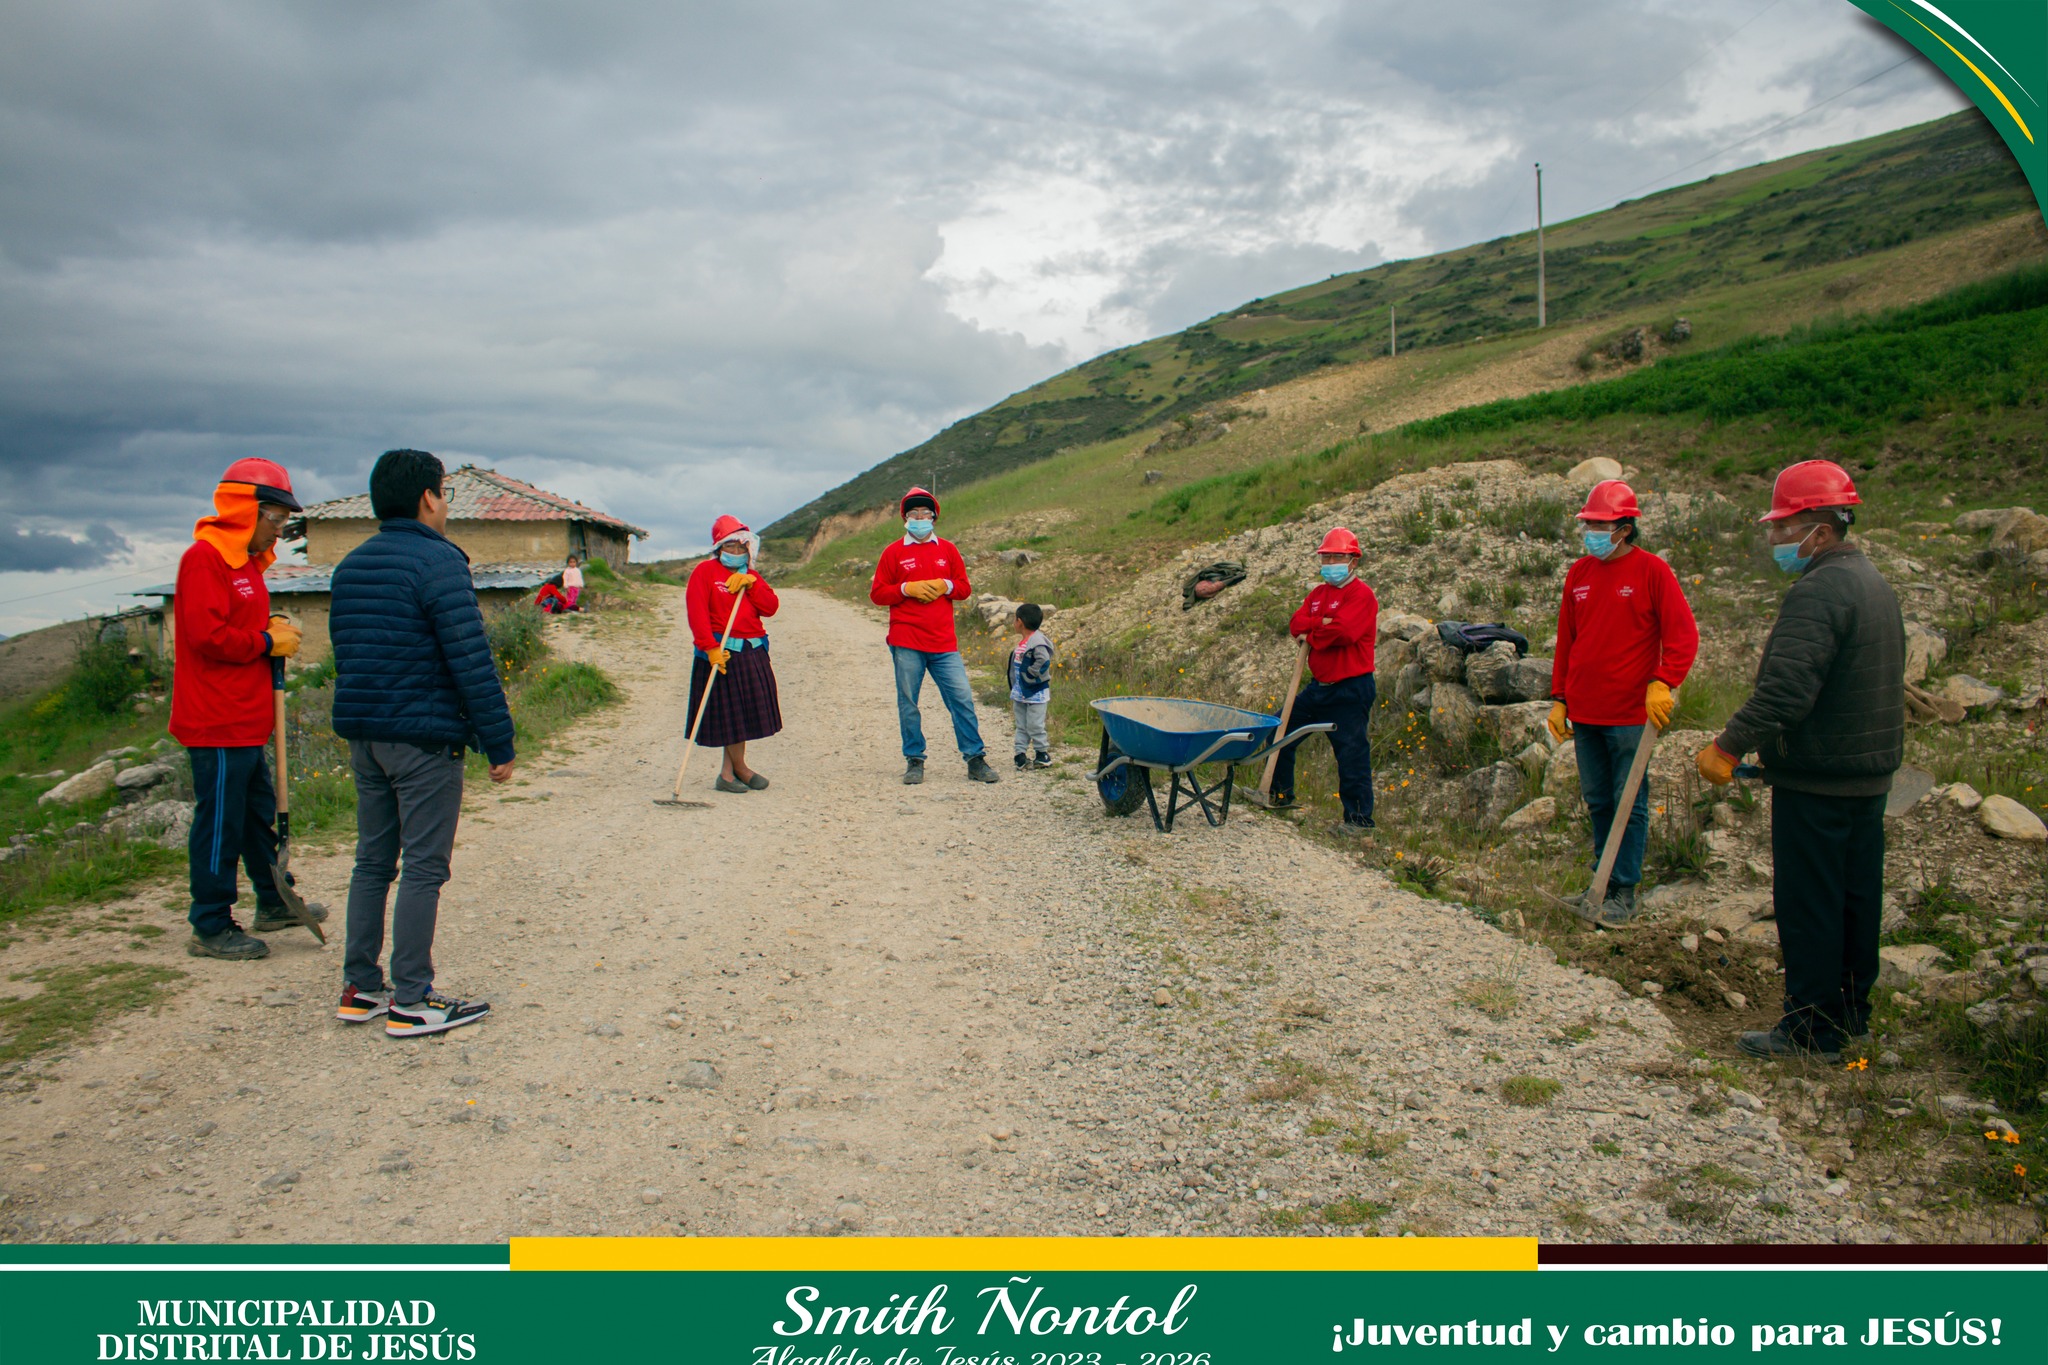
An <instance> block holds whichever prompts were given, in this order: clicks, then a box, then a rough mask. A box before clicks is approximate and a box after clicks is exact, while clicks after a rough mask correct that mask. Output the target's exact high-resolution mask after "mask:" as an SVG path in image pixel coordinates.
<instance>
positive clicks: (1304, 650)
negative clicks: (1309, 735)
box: [1259, 635, 1308, 796]
mask: <svg viewBox="0 0 2048 1365" xmlns="http://www.w3.org/2000/svg"><path fill="white" fill-rule="evenodd" d="M1307 666H1308V636H1306V635H1304V636H1302V637H1301V648H1300V649H1299V650H1297V651H1296V652H1295V655H1294V680H1293V681H1292V682H1290V683H1288V684H1287V701H1286V703H1285V704H1284V705H1282V706H1281V708H1280V733H1281V735H1283V736H1284V735H1285V734H1286V733H1287V721H1288V718H1289V717H1291V716H1293V714H1294V695H1295V693H1297V692H1299V691H1300V690H1301V671H1302V669H1304V668H1306V667H1307ZM1279 762H1280V751H1279V750H1278V749H1275V750H1274V751H1273V752H1272V753H1270V754H1267V755H1266V771H1265V773H1264V774H1263V775H1261V776H1260V778H1259V795H1260V796H1271V795H1272V794H1273V769H1274V767H1275V766H1276V765H1277V764H1278V763H1279Z"/></svg>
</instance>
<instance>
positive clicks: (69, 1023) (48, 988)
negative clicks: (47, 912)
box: [0, 962, 185, 1063]
mask: <svg viewBox="0 0 2048 1365" xmlns="http://www.w3.org/2000/svg"><path fill="white" fill-rule="evenodd" d="M184 976H185V974H184V973H183V972H179V971H173V970H171V969H170V968H168V967H156V966H149V965H145V964H143V963H137V962H99V963H91V964H87V965H83V966H76V967H45V968H42V969H40V970H37V971H33V972H27V973H24V974H20V975H17V976H15V977H14V978H13V979H14V980H16V981H27V982H29V983H31V984H32V985H36V986H40V987H41V988H42V989H41V990H39V991H37V992H36V993H35V994H33V995H31V996H29V998H28V999H26V1000H17V999H5V998H0V1063H11V1062H18V1061H21V1060H22V1059H24V1058H26V1057H30V1056H33V1055H34V1054H36V1053H38V1052H42V1051H44V1050H46V1049H48V1048H53V1047H60V1046H62V1045H64V1044H65V1043H69V1042H73V1041H75V1040H77V1039H79V1038H83V1037H84V1036H86V1034H88V1033H89V1032H91V1031H92V1029H93V1026H94V1025H95V1024H97V1023H98V1022H100V1021H101V1020H102V1019H105V1018H107V1017H110V1016H112V1015H117V1014H125V1013H128V1012H129V1011H131V1010H138V1009H144V1008H147V1007H149V1006H151V1005H154V1004H156V1003H157V1002H158V1001H160V1000H162V999H163V998H164V995H165V993H166V992H167V991H168V990H169V989H170V988H171V987H172V986H173V985H175V984H176V983H177V982H179V981H182V980H183V979H184Z"/></svg>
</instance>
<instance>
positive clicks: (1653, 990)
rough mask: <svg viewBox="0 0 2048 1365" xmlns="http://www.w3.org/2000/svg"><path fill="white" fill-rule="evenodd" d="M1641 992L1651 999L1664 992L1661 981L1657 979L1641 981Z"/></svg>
mask: <svg viewBox="0 0 2048 1365" xmlns="http://www.w3.org/2000/svg"><path fill="white" fill-rule="evenodd" d="M1643 994H1644V995H1647V996H1649V997H1650V998H1651V999H1652V1000H1655V999H1656V998H1657V997H1658V996H1660V995H1662V994H1664V986H1663V983H1662V982H1658V981H1645V982H1644V983H1643Z"/></svg>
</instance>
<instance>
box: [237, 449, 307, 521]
mask: <svg viewBox="0 0 2048 1365" xmlns="http://www.w3.org/2000/svg"><path fill="white" fill-rule="evenodd" d="M220 481H221V482H222V483H248V484H254V485H255V486H256V501H258V502H274V503H277V504H279V505H281V506H284V507H289V508H290V509H291V510H292V511H294V512H300V511H304V510H305V509H304V508H302V507H300V506H299V500H298V499H297V498H296V497H294V496H292V476H291V475H289V474H287V473H285V472H284V466H283V465H281V464H279V463H278V462H277V461H275V460H265V459H262V458H260V457H257V456H251V457H249V458H248V459H246V460H236V461H235V462H234V463H233V464H231V465H229V466H228V467H227V472H226V473H224V474H222V475H221V476H220Z"/></svg>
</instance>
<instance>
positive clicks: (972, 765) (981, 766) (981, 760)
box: [967, 754, 1003, 782]
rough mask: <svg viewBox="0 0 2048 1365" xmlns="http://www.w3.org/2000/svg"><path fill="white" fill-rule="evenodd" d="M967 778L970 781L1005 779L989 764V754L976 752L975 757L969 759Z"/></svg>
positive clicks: (998, 780) (997, 780)
mask: <svg viewBox="0 0 2048 1365" xmlns="http://www.w3.org/2000/svg"><path fill="white" fill-rule="evenodd" d="M967 780H968V781H969V782H1000V781H1002V780H1003V779H1002V778H1001V777H999V776H997V775H996V770H995V769H994V768H991V767H989V766H988V755H986V754H976V755H975V756H974V757H973V758H970V759H968V760H967Z"/></svg>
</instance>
